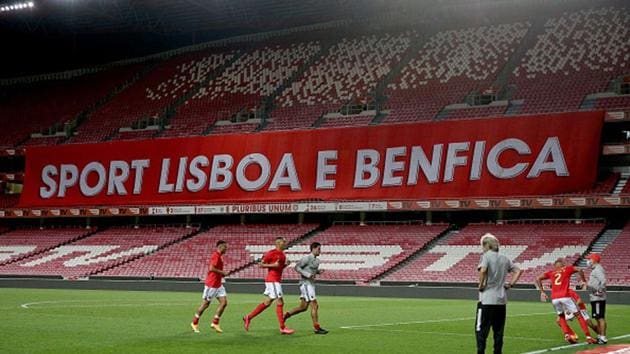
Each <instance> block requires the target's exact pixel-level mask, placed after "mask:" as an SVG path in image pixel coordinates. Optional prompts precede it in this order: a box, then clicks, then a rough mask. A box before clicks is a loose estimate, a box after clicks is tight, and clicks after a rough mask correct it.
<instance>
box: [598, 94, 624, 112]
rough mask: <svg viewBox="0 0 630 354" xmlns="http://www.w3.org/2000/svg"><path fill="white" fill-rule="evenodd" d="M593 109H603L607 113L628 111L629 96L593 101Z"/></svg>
mask: <svg viewBox="0 0 630 354" xmlns="http://www.w3.org/2000/svg"><path fill="white" fill-rule="evenodd" d="M595 108H596V109H605V110H609V111H614V110H622V111H623V110H629V109H630V95H627V96H612V97H603V98H598V99H597V100H596V101H595Z"/></svg>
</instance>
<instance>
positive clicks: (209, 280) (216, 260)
mask: <svg viewBox="0 0 630 354" xmlns="http://www.w3.org/2000/svg"><path fill="white" fill-rule="evenodd" d="M211 265H212V266H213V267H215V268H216V269H220V270H223V255H222V254H221V252H219V251H214V252H213V253H212V256H210V262H208V275H207V276H206V286H207V287H209V288H220V287H221V279H223V274H219V273H216V272H211V271H210V266H211Z"/></svg>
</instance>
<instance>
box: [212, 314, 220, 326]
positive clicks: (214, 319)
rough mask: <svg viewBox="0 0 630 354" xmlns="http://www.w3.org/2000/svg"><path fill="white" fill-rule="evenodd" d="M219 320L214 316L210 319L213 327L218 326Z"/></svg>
mask: <svg viewBox="0 0 630 354" xmlns="http://www.w3.org/2000/svg"><path fill="white" fill-rule="evenodd" d="M219 319H220V318H219V317H217V316H214V318H213V319H212V323H214V324H215V325H218V324H219Z"/></svg>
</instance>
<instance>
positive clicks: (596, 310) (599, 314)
mask: <svg viewBox="0 0 630 354" xmlns="http://www.w3.org/2000/svg"><path fill="white" fill-rule="evenodd" d="M591 316H592V317H593V318H595V319H599V318H602V319H604V318H606V300H600V301H591Z"/></svg>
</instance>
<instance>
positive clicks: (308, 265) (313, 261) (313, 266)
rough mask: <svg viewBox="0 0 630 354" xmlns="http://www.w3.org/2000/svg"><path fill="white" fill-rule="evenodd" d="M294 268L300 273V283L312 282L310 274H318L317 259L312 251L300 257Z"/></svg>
mask: <svg viewBox="0 0 630 354" xmlns="http://www.w3.org/2000/svg"><path fill="white" fill-rule="evenodd" d="M295 270H296V271H297V272H298V273H300V275H301V279H300V284H304V283H308V284H313V281H312V280H311V276H313V275H316V274H319V259H317V257H315V256H314V255H313V254H312V253H311V254H309V255H308V256H306V257H302V259H300V261H299V262H298V263H297V264H296V265H295Z"/></svg>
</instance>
